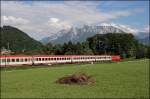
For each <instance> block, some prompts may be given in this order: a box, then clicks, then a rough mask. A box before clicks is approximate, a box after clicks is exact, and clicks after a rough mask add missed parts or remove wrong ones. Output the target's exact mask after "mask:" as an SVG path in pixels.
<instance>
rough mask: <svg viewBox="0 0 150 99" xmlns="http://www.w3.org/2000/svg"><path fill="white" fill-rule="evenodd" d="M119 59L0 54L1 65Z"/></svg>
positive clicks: (92, 56)
mask: <svg viewBox="0 0 150 99" xmlns="http://www.w3.org/2000/svg"><path fill="white" fill-rule="evenodd" d="M108 60H120V56H110V55H33V56H31V55H2V56H0V65H1V67H5V66H20V65H37V64H60V63H79V62H96V61H108Z"/></svg>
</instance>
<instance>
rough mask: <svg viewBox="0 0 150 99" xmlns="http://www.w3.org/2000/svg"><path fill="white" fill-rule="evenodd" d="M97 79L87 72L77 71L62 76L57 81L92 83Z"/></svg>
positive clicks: (61, 82)
mask: <svg viewBox="0 0 150 99" xmlns="http://www.w3.org/2000/svg"><path fill="white" fill-rule="evenodd" d="M94 82H95V80H94V79H92V76H88V75H87V74H85V73H75V74H72V75H66V76H64V77H62V78H59V79H58V80H57V81H56V83H59V84H83V85H84V84H92V83H94Z"/></svg>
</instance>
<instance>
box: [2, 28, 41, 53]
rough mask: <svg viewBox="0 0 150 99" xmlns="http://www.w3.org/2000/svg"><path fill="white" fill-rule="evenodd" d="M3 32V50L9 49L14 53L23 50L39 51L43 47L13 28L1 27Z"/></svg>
mask: <svg viewBox="0 0 150 99" xmlns="http://www.w3.org/2000/svg"><path fill="white" fill-rule="evenodd" d="M0 30H1V45H0V46H1V48H2V47H5V48H8V44H9V48H10V49H11V50H13V51H21V50H35V49H39V48H40V46H41V45H42V44H41V43H40V42H38V41H36V40H34V39H33V38H31V37H30V36H28V35H27V34H26V33H24V32H23V31H21V30H19V29H17V28H15V27H11V26H3V27H0Z"/></svg>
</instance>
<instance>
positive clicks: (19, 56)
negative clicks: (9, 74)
mask: <svg viewBox="0 0 150 99" xmlns="http://www.w3.org/2000/svg"><path fill="white" fill-rule="evenodd" d="M72 56H76V57H79V56H110V55H0V57H1V58H5V57H15V58H21V57H24V58H29V57H72Z"/></svg>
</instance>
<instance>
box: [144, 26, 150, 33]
mask: <svg viewBox="0 0 150 99" xmlns="http://www.w3.org/2000/svg"><path fill="white" fill-rule="evenodd" d="M149 28H150V26H149V25H147V26H146V27H145V28H144V31H145V32H148V33H149Z"/></svg>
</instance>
